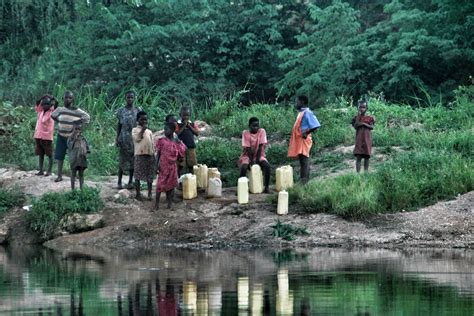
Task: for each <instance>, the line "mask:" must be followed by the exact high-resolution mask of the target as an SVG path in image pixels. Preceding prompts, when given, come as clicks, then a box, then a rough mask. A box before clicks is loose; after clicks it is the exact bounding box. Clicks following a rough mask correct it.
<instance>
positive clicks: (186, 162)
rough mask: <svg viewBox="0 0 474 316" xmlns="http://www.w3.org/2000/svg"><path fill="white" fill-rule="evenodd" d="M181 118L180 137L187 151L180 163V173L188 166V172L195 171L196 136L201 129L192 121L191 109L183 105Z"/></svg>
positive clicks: (179, 123) (179, 125)
mask: <svg viewBox="0 0 474 316" xmlns="http://www.w3.org/2000/svg"><path fill="white" fill-rule="evenodd" d="M180 116H181V120H180V121H179V122H178V130H177V134H178V138H179V139H180V140H181V141H182V142H183V143H184V145H186V153H185V155H184V159H183V161H182V162H181V163H180V168H179V169H180V170H179V173H180V174H181V173H182V170H183V169H185V168H187V169H188V170H187V172H189V173H193V167H194V166H195V165H197V157H196V142H195V140H194V136H198V135H199V129H198V128H197V126H196V124H194V123H193V122H191V121H190V118H191V109H190V108H188V107H182V108H181V111H180ZM185 172H186V171H185Z"/></svg>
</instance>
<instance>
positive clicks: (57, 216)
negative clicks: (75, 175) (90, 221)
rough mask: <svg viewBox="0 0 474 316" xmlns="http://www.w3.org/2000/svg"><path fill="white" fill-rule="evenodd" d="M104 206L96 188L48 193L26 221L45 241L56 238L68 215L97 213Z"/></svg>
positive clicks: (31, 211)
mask: <svg viewBox="0 0 474 316" xmlns="http://www.w3.org/2000/svg"><path fill="white" fill-rule="evenodd" d="M103 205H104V203H103V202H102V199H101V198H100V196H99V190H98V189H96V188H89V187H85V188H84V189H83V190H73V191H68V192H53V193H46V194H44V195H43V196H41V197H40V198H39V199H37V200H35V201H34V202H33V206H32V208H31V210H30V212H28V213H27V214H26V220H27V223H28V226H29V228H30V229H31V230H32V231H34V232H35V233H37V234H38V236H39V237H40V238H41V240H43V241H45V240H48V239H51V238H53V237H54V235H55V234H56V232H57V229H58V225H59V223H60V221H61V219H63V218H64V217H65V216H66V215H69V214H72V213H80V214H90V213H95V212H97V211H98V210H100V209H101V208H102V207H103Z"/></svg>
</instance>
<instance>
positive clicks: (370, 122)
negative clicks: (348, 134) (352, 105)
mask: <svg viewBox="0 0 474 316" xmlns="http://www.w3.org/2000/svg"><path fill="white" fill-rule="evenodd" d="M366 112H367V101H359V104H358V113H357V115H356V116H354V117H353V118H352V126H353V127H354V129H355V130H356V135H355V146H354V156H355V157H356V171H357V172H360V165H361V162H362V159H364V171H365V172H367V171H369V159H370V155H371V153H372V130H373V129H374V124H375V120H374V118H373V117H372V116H368V115H365V114H366Z"/></svg>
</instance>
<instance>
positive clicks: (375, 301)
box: [0, 247, 474, 316]
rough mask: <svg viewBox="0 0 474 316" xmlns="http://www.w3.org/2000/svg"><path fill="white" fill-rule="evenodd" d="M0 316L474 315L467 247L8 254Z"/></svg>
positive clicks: (3, 258) (472, 256)
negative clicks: (462, 248)
mask: <svg viewBox="0 0 474 316" xmlns="http://www.w3.org/2000/svg"><path fill="white" fill-rule="evenodd" d="M0 314H1V315H470V316H472V315H474V253H473V252H472V251H468V250H459V251H443V250H439V251H433V250H406V251H401V250H395V251H393V250H374V249H362V250H360V249H358V250H343V249H316V250H311V251H306V250H279V251H272V250H252V251H242V250H238V251H237V250H232V251H229V250H226V251H224V250H222V251H221V250H213V251H190V250H183V249H170V248H165V249H161V250H155V251H153V252H147V251H136V250H130V251H121V252H114V251H103V250H94V249H90V248H76V249H67V250H64V251H62V252H55V251H52V250H49V249H46V248H41V247H33V248H0Z"/></svg>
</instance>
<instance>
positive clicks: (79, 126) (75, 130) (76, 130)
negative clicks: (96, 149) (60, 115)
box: [72, 120, 82, 135]
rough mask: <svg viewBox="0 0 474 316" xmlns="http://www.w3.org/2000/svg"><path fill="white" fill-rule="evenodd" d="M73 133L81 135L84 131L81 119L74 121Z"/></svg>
mask: <svg viewBox="0 0 474 316" xmlns="http://www.w3.org/2000/svg"><path fill="white" fill-rule="evenodd" d="M72 124H73V128H72V133H73V134H75V135H81V133H82V122H81V120H79V121H76V122H73V123H72Z"/></svg>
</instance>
